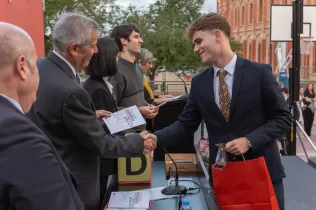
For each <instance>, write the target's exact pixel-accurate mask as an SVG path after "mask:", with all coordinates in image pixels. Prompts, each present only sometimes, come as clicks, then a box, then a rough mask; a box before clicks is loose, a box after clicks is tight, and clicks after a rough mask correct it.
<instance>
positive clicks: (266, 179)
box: [212, 157, 279, 210]
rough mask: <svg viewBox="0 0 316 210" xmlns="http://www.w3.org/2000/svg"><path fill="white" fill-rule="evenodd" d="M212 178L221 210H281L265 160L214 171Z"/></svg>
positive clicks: (245, 162) (232, 164)
mask: <svg viewBox="0 0 316 210" xmlns="http://www.w3.org/2000/svg"><path fill="white" fill-rule="evenodd" d="M212 176H213V187H214V191H215V193H216V200H217V203H218V204H219V206H220V208H221V209H222V210H279V205H278V201H277V198H276V196H275V192H274V188H273V185H272V182H271V179H270V175H269V172H268V169H267V166H266V163H265V160H264V158H263V157H260V158H258V159H254V160H246V161H240V162H228V163H227V164H226V165H225V166H224V167H223V168H221V169H219V168H216V167H212Z"/></svg>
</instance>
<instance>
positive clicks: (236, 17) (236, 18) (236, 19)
mask: <svg viewBox="0 0 316 210" xmlns="http://www.w3.org/2000/svg"><path fill="white" fill-rule="evenodd" d="M237 23H238V16H237V9H235V26H236V27H237Z"/></svg>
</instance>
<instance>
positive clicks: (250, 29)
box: [217, 0, 316, 77]
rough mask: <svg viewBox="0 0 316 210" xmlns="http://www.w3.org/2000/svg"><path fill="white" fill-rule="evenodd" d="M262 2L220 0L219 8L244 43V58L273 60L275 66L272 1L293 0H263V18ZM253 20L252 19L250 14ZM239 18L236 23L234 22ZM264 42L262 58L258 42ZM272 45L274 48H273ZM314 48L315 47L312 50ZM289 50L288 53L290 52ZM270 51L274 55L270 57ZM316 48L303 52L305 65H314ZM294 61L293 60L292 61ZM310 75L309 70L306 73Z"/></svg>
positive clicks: (307, 0) (308, 0) (310, 1)
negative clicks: (271, 19) (271, 20)
mask: <svg viewBox="0 0 316 210" xmlns="http://www.w3.org/2000/svg"><path fill="white" fill-rule="evenodd" d="M259 2H260V0H247V1H245V0H220V1H217V11H218V12H219V13H222V14H223V15H224V16H225V17H226V18H227V19H228V21H229V22H230V24H231V29H232V30H231V31H232V33H231V36H232V37H233V38H234V39H235V40H236V41H238V42H240V43H241V44H242V46H243V50H242V54H243V56H244V57H245V58H248V59H251V60H253V61H259V60H260V62H262V63H270V61H271V64H272V66H274V67H275V68H276V66H277V63H278V62H277V57H276V55H275V49H276V46H277V43H275V42H272V44H271V45H270V37H269V34H270V28H269V27H270V5H271V4H289V5H291V4H292V2H293V0H262V4H263V8H262V9H260V10H261V11H262V21H260V20H259V11H260V10H259ZM251 4H252V5H253V12H252V14H250V5H251ZM304 4H305V5H315V4H316V0H304ZM242 7H244V20H245V21H244V24H242ZM236 10H237V21H235V12H236ZM251 16H252V17H253V18H252V21H250V20H249V19H250V17H251ZM235 22H236V24H235ZM249 44H251V52H249ZM259 44H261V53H260V55H261V56H260V58H258V54H259V53H258V46H259ZM270 46H272V48H271V49H270ZM291 48H292V44H291V43H288V44H287V54H288V53H289V51H290V49H291ZM311 52H312V50H311ZM287 54H286V55H287ZM270 55H271V56H272V57H270ZM315 56H316V49H315V52H313V55H310V56H307V62H306V57H305V56H302V60H301V64H302V66H305V65H309V66H315V65H316V61H315ZM290 65H291V64H290ZM275 68H274V69H275ZM305 76H306V77H307V74H306V75H305Z"/></svg>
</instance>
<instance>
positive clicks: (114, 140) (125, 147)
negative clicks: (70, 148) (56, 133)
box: [63, 88, 144, 158]
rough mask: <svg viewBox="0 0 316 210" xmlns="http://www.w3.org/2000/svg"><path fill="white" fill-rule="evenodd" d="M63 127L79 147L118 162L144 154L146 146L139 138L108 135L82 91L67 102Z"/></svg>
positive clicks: (70, 95) (89, 100) (68, 98)
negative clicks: (124, 158)
mask: <svg viewBox="0 0 316 210" xmlns="http://www.w3.org/2000/svg"><path fill="white" fill-rule="evenodd" d="M63 123H64V125H65V127H66V128H67V130H68V132H69V133H70V134H71V135H72V136H73V138H74V139H75V140H76V141H77V142H78V144H80V145H82V146H83V147H86V148H87V149H88V150H90V151H91V152H94V153H95V154H96V155H99V156H103V157H106V158H117V157H132V156H139V155H142V154H143V151H144V143H143V140H142V138H141V136H140V135H139V134H131V135H128V136H125V137H119V136H114V135H107V134H106V133H105V131H104V129H103V128H102V125H101V122H100V121H99V120H98V119H97V118H96V115H95V112H94V108H93V107H91V98H90V96H89V94H88V93H87V92H86V91H85V90H84V89H83V88H80V89H77V90H75V91H73V92H72V93H70V94H69V95H68V97H67V98H66V101H65V104H64V109H63Z"/></svg>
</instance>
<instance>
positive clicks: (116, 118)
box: [102, 106, 146, 134]
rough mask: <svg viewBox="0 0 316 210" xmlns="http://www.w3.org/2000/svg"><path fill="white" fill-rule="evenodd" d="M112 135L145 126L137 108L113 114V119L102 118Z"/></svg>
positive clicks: (133, 107)
mask: <svg viewBox="0 0 316 210" xmlns="http://www.w3.org/2000/svg"><path fill="white" fill-rule="evenodd" d="M102 120H103V122H104V123H105V124H106V126H107V127H108V129H109V131H110V132H111V134H114V133H118V132H121V131H124V130H127V129H130V128H134V127H136V126H139V125H143V124H145V123H146V122H145V120H144V118H143V116H142V115H141V113H140V112H139V110H138V108H137V107H136V106H131V107H128V108H126V109H122V110H120V111H117V112H114V113H112V115H111V117H108V118H102Z"/></svg>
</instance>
